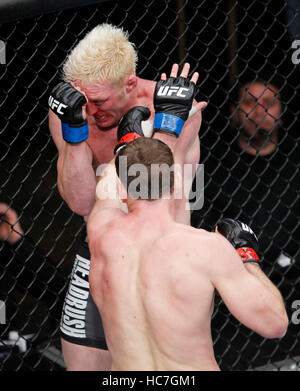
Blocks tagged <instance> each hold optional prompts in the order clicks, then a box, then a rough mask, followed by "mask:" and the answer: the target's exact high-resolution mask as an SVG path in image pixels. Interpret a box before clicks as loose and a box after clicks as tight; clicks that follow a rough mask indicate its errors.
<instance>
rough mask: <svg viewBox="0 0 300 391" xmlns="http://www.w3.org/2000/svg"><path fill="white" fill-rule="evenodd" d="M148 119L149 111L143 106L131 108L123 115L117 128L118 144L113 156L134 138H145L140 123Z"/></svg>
mask: <svg viewBox="0 0 300 391" xmlns="http://www.w3.org/2000/svg"><path fill="white" fill-rule="evenodd" d="M149 117H150V110H149V109H148V108H147V107H143V106H136V107H133V108H132V109H131V110H129V111H128V113H127V114H126V115H124V117H123V118H122V120H121V122H120V124H119V126H118V144H117V146H116V147H115V150H114V153H115V154H116V153H117V152H118V151H119V150H120V149H121V148H122V147H124V146H125V145H126V144H128V143H130V142H131V141H133V140H135V139H136V138H140V137H145V135H144V132H143V130H142V121H146V120H147V119H148V118H149Z"/></svg>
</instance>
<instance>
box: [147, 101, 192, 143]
mask: <svg viewBox="0 0 300 391" xmlns="http://www.w3.org/2000/svg"><path fill="white" fill-rule="evenodd" d="M196 113H197V109H196V107H195V106H192V108H191V110H190V112H189V118H190V117H192V116H193V115H194V114H196ZM153 123H154V119H153V118H150V119H147V121H142V131H143V133H144V135H145V137H152V134H153Z"/></svg>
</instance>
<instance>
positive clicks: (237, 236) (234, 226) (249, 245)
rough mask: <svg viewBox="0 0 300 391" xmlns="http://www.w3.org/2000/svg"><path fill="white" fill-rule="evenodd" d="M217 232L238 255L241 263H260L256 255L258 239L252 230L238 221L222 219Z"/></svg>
mask: <svg viewBox="0 0 300 391" xmlns="http://www.w3.org/2000/svg"><path fill="white" fill-rule="evenodd" d="M217 227H218V231H219V233H220V234H222V235H223V236H225V238H226V239H227V240H229V242H230V243H231V244H232V245H233V247H234V248H235V249H236V250H237V252H238V254H239V255H240V257H241V259H242V261H243V263H248V262H254V263H258V264H260V263H261V260H260V259H259V256H258V255H257V253H258V239H257V237H256V235H255V233H254V232H253V231H252V229H251V228H250V227H249V226H248V225H247V224H245V223H242V222H241V221H239V220H233V219H223V220H221V221H220V222H219V223H218V225H217Z"/></svg>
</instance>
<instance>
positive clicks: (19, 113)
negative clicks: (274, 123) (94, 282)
mask: <svg viewBox="0 0 300 391" xmlns="http://www.w3.org/2000/svg"><path fill="white" fill-rule="evenodd" d="M4 3H7V6H3V5H2V6H1V7H2V9H1V19H2V20H1V25H0V43H1V47H0V161H1V171H0V189H1V196H0V202H1V203H4V204H6V205H7V206H8V207H9V208H12V209H14V210H15V211H16V213H17V215H18V220H17V222H16V220H14V221H13V222H12V221H11V220H10V219H9V217H8V215H7V213H6V211H7V209H5V210H1V223H2V224H1V226H0V227H2V228H3V227H4V226H5V224H6V225H7V224H10V225H11V227H12V232H19V233H20V235H19V236H17V240H16V241H15V242H13V240H9V239H12V238H13V235H12V233H10V236H9V237H4V235H3V233H2V231H0V234H1V235H2V236H1V239H2V240H1V242H0V299H1V300H2V302H0V304H1V305H2V307H1V306H0V311H2V315H1V314H0V323H1V324H0V368H1V369H2V370H57V371H59V370H61V371H62V370H65V366H64V362H63V360H62V356H61V346H60V341H59V333H58V326H59V321H60V314H61V309H62V303H63V300H64V296H65V292H66V287H67V282H68V277H69V275H70V272H71V268H72V263H73V259H74V255H75V251H76V248H77V246H78V243H79V240H80V238H81V237H82V235H83V220H82V218H81V217H80V216H78V215H75V214H74V213H72V212H71V211H70V210H69V208H68V207H67V205H66V204H65V203H64V202H63V200H62V199H61V197H60V195H59V193H58V191H57V185H56V160H57V151H56V148H55V146H54V143H53V141H52V139H51V137H50V134H49V129H48V108H47V101H48V96H49V91H50V89H51V88H52V87H53V86H54V85H55V84H56V83H57V82H58V81H59V80H60V70H61V66H62V64H63V62H64V60H65V58H66V56H67V55H68V53H69V52H70V50H71V49H72V48H73V47H74V46H75V45H76V43H77V42H78V41H79V40H80V39H81V38H82V37H83V36H84V35H85V34H86V33H87V32H88V31H89V30H91V29H92V28H93V27H94V26H96V25H97V24H100V23H103V22H109V23H113V24H115V25H118V26H122V27H124V29H125V30H127V31H128V32H129V34H130V40H131V41H133V42H134V43H135V44H136V47H137V50H138V55H139V63H138V75H139V76H141V77H143V78H146V79H152V80H158V79H159V77H160V73H161V72H162V71H168V70H170V69H171V66H172V64H173V63H174V62H178V63H179V64H180V65H182V64H183V63H184V62H185V61H188V62H190V64H191V72H194V71H196V70H197V71H198V72H199V73H200V78H199V80H200V81H199V90H198V95H197V97H196V98H197V100H202V99H206V100H207V101H208V107H207V108H206V109H205V111H204V113H203V124H202V127H201V130H200V133H199V137H200V140H201V160H200V162H201V163H204V167H205V193H204V205H203V208H202V209H200V210H195V211H193V213H192V224H193V226H195V227H203V228H205V229H209V230H211V229H213V227H214V225H215V224H216V223H217V222H218V220H219V219H220V218H222V217H231V218H238V219H240V220H242V221H244V222H246V223H248V224H249V225H250V226H251V227H252V228H253V230H254V231H255V232H256V234H257V235H258V237H259V240H260V244H261V257H262V259H263V268H264V271H265V272H266V273H267V275H268V276H269V277H270V279H271V280H272V281H273V282H274V283H275V284H276V285H277V287H278V288H279V289H280V291H281V292H282V295H283V298H284V300H285V303H286V308H287V312H288V315H289V319H290V323H289V327H288V331H287V334H286V336H285V337H284V338H282V339H280V340H279V339H272V340H267V339H264V338H262V337H260V336H259V335H257V334H256V333H254V332H252V331H251V330H249V329H247V328H246V327H244V326H242V325H241V324H240V323H239V322H237V321H236V319H234V318H233V316H232V315H230V313H229V312H228V310H227V309H226V307H225V306H224V304H223V303H222V301H221V300H220V299H219V298H218V297H217V298H216V303H215V311H214V314H213V317H212V333H213V339H214V349H215V355H216V359H217V362H218V363H219V365H220V367H221V369H222V370H230V371H232V370H263V369H270V370H297V369H298V368H299V365H298V356H300V326H299V324H298V323H299V322H300V320H299V321H298V317H297V312H298V306H299V305H300V301H299V302H298V301H297V300H298V299H299V300H300V292H299V263H300V253H299V237H300V227H299V224H300V223H299V217H300V195H299V187H300V185H299V183H300V171H299V160H300V145H299V136H300V129H299V107H300V104H299V103H300V101H299V94H300V93H299V87H300V77H299V75H300V64H299V62H300V53H299V49H298V48H299V47H300V41H299V40H300V35H299V34H300V20H299V19H300V5H299V4H298V2H297V1H296V2H295V1H294V2H293V1H292V0H290V1H282V0H278V1H276V2H275V1H271V0H245V1H236V0H209V1H208V0H176V1H175V0H164V1H158V0H143V1H142V0H123V1H105V2H99V1H98V2H96V1H94V2H92V1H89V2H85V3H84V2H82V3H84V4H85V5H84V6H81V7H80V6H79V2H77V3H76V6H77V8H73V9H71V8H70V2H69V4H68V5H69V7H68V9H62V8H64V4H66V3H67V2H65V3H64V2H63V1H62V2H60V3H61V4H60V6H61V7H62V8H61V9H60V10H57V9H56V10H50V9H49V10H47V12H45V10H44V9H39V8H38V6H37V9H36V10H34V11H33V10H30V9H29V8H28V7H25V6H24V4H23V7H20V8H19V9H18V8H17V7H13V5H14V4H13V3H14V2H11V3H10V2H9V1H7V2H4ZM24 3H25V2H24ZM31 3H32V2H31ZM37 3H40V4H41V3H43V2H37ZM87 3H89V5H87ZM91 3H93V4H91ZM95 3H96V4H95ZM73 6H74V3H73ZM65 8H66V7H65ZM17 11H19V14H17ZM51 11H52V12H51ZM6 16H7V17H6ZM24 16H26V17H24ZM266 74H268V76H267V80H266V81H267V82H270V83H274V84H275V79H276V80H277V81H278V80H279V86H278V89H279V93H280V99H281V102H282V116H281V119H282V123H281V126H280V129H279V134H280V136H279V138H278V142H276V148H275V150H274V151H273V152H272V153H270V154H265V155H263V156H261V155H250V154H247V153H245V152H242V150H241V149H239V148H238V145H237V141H238V136H239V134H240V131H241V129H238V128H237V127H234V126H232V122H233V119H234V108H235V107H236V105H237V104H238V101H239V99H240V97H239V93H236V91H237V90H238V89H239V88H240V87H241V86H242V85H243V82H244V80H245V79H246V76H247V77H250V78H252V80H253V79H254V78H263V77H265V75H266ZM277 85H278V84H277ZM256 104H258V103H256ZM6 208H7V207H6ZM220 258H221V257H220ZM221 261H222V259H220V262H221ZM237 294H238V293H237ZM1 308H2V309H1ZM3 309H5V313H4V312H3ZM1 316H2V318H1ZM4 317H5V319H3V318H4Z"/></svg>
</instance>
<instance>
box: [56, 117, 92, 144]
mask: <svg viewBox="0 0 300 391" xmlns="http://www.w3.org/2000/svg"><path fill="white" fill-rule="evenodd" d="M61 127H62V134H63V139H64V140H65V141H67V142H68V143H81V142H82V141H84V140H86V139H87V138H88V137H89V126H88V124H85V125H83V126H80V127H78V128H73V127H71V126H70V125H69V124H66V123H64V122H62V123H61Z"/></svg>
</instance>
